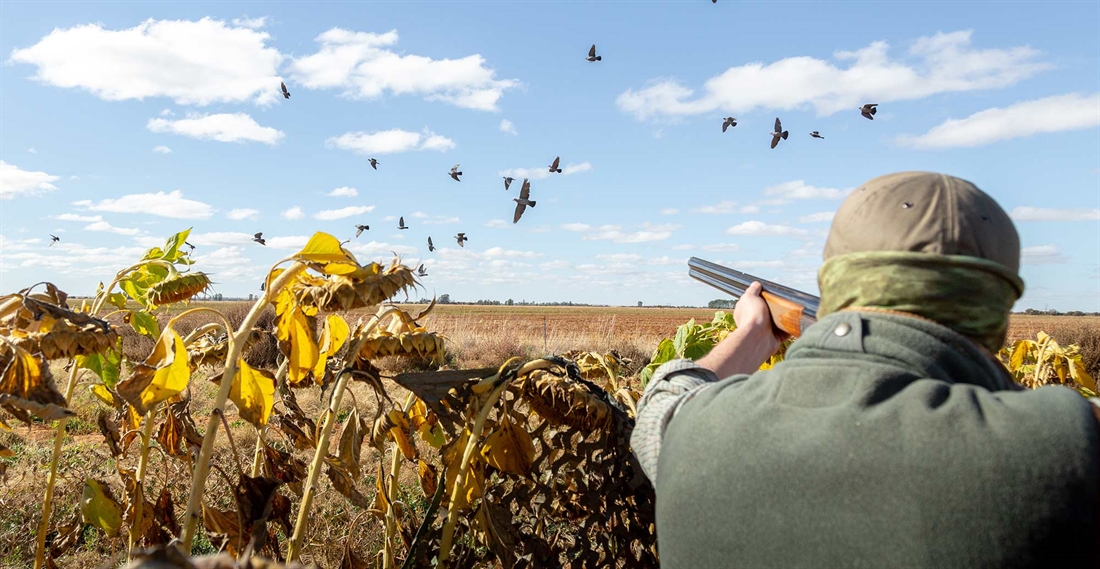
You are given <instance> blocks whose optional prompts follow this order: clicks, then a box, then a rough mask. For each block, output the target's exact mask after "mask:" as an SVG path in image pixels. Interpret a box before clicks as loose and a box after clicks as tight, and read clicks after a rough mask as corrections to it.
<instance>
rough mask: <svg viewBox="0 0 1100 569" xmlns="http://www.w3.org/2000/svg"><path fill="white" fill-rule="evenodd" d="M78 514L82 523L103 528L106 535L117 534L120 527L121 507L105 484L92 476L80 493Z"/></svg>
mask: <svg viewBox="0 0 1100 569" xmlns="http://www.w3.org/2000/svg"><path fill="white" fill-rule="evenodd" d="M80 515H81V516H82V517H83V520H84V523H86V524H89V525H93V526H95V527H97V528H99V529H101V530H103V531H104V532H106V533H107V535H108V536H114V535H117V534H118V529H119V528H120V527H122V509H121V508H120V507H119V505H118V502H116V501H115V499H114V497H113V496H111V491H110V489H109V488H108V487H107V484H105V483H103V482H100V481H98V480H95V479H92V478H89V479H88V480H87V481H86V482H85V483H84V492H83V493H82V494H81V495H80Z"/></svg>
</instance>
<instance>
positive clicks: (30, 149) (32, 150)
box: [27, 146, 38, 154]
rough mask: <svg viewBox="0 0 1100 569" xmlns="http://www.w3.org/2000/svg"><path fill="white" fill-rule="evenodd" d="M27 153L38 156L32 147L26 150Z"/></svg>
mask: <svg viewBox="0 0 1100 569" xmlns="http://www.w3.org/2000/svg"><path fill="white" fill-rule="evenodd" d="M27 152H29V153H31V154H38V151H37V150H35V149H34V147H33V146H32V147H30V148H28V149H27Z"/></svg>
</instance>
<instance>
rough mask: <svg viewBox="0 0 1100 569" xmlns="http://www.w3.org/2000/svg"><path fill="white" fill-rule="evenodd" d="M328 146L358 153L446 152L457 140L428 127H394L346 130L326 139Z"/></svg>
mask: <svg viewBox="0 0 1100 569" xmlns="http://www.w3.org/2000/svg"><path fill="white" fill-rule="evenodd" d="M325 144H326V145H328V146H335V147H336V148H339V149H341V150H350V151H352V152H354V153H356V154H364V155H370V154H393V153H397V152H412V151H420V150H438V151H440V152H445V151H447V150H451V149H453V148H454V147H455V142H454V141H453V140H451V139H449V138H447V137H445V136H442V135H438V134H436V133H434V132H432V131H430V130H428V129H424V131H423V132H411V131H407V130H401V129H399V128H393V129H390V130H380V131H378V132H373V133H367V132H345V133H344V134H341V135H340V136H336V137H332V138H329V139H328V140H326V141H325Z"/></svg>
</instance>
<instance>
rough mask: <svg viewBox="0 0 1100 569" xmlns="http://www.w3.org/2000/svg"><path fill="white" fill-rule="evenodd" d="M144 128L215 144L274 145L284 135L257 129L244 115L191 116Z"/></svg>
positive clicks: (276, 130) (265, 129) (160, 122)
mask: <svg viewBox="0 0 1100 569" xmlns="http://www.w3.org/2000/svg"><path fill="white" fill-rule="evenodd" d="M145 126H146V127H147V128H148V129H149V130H151V131H153V132H169V133H172V134H179V135H183V136H189V137H191V138H197V139H199V140H217V141H218V142H262V143H264V144H276V143H278V142H279V141H280V140H282V139H283V138H285V137H286V134H285V133H283V132H282V131H280V130H278V129H275V128H271V127H268V126H260V125H259V124H258V123H257V122H256V121H255V120H254V119H253V118H252V117H251V116H249V115H247V114H245V113H232V114H230V113H221V114H216V115H200V114H191V115H188V116H187V118H184V119H179V120H169V119H149V123H148V124H146V125H145Z"/></svg>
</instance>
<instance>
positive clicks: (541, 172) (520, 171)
mask: <svg viewBox="0 0 1100 569" xmlns="http://www.w3.org/2000/svg"><path fill="white" fill-rule="evenodd" d="M591 170H592V164H591V163H589V162H587V161H585V162H581V163H580V164H569V165H567V166H565V167H563V168H562V169H561V174H557V173H551V172H550V163H549V162H547V163H546V166H542V167H538V168H512V169H509V170H501V171H500V172H497V175H498V176H502V177H503V176H511V177H512V178H515V179H517V180H522V179H523V178H528V179H531V180H544V179H546V178H549V177H550V176H568V175H571V174H579V173H581V172H589V171H591Z"/></svg>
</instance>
